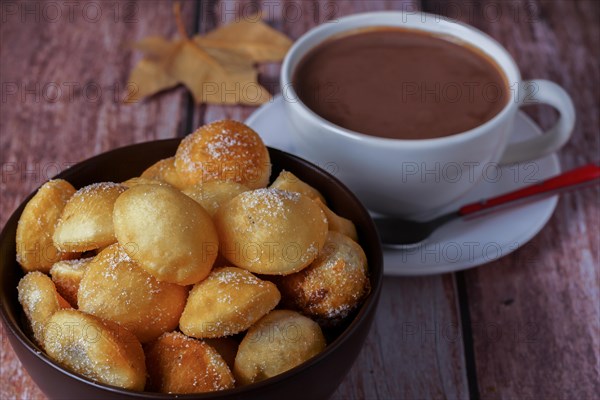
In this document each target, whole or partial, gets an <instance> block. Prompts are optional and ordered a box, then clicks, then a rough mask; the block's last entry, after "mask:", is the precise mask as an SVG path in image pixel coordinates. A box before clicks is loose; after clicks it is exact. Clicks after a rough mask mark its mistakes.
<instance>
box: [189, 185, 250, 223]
mask: <svg viewBox="0 0 600 400" xmlns="http://www.w3.org/2000/svg"><path fill="white" fill-rule="evenodd" d="M248 190H250V189H248V188H247V187H246V186H244V185H242V184H239V183H236V182H226V181H212V182H199V183H197V184H195V185H194V186H191V187H189V188H187V189H184V190H183V193H184V194H186V195H188V196H189V197H191V198H192V199H194V200H196V201H197V202H198V203H199V204H200V205H201V206H202V207H204V209H205V210H206V211H207V212H208V213H209V214H210V216H211V217H212V216H214V215H215V214H216V212H217V211H218V210H219V208H220V207H221V206H222V205H223V204H225V203H227V202H228V201H229V200H231V199H233V198H234V197H236V196H237V195H238V194H240V193H243V192H247V191H248Z"/></svg>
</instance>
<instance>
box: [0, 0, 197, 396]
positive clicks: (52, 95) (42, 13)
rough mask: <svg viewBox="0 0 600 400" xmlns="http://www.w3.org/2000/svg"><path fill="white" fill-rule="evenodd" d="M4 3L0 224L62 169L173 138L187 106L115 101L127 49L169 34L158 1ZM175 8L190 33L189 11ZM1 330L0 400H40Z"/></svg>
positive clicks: (127, 65) (128, 64) (179, 93)
mask: <svg viewBox="0 0 600 400" xmlns="http://www.w3.org/2000/svg"><path fill="white" fill-rule="evenodd" d="M73 3H74V2H73ZM7 4H8V3H6V4H5V3H3V4H2V25H1V28H0V34H1V43H0V47H1V48H2V63H1V71H0V72H1V73H0V75H1V85H2V99H1V101H2V103H1V106H0V132H1V135H0V154H1V160H2V177H1V182H0V203H1V204H2V206H1V208H0V224H1V225H2V226H4V224H5V223H6V221H7V219H8V218H9V216H10V214H11V213H12V211H13V210H14V209H15V208H16V207H17V206H18V204H19V203H20V202H21V201H22V200H23V198H25V197H26V196H27V195H28V194H29V193H30V192H31V191H33V190H34V189H35V188H36V187H38V186H39V185H41V184H42V183H43V182H44V181H46V180H47V179H48V178H51V177H52V176H54V175H56V174H57V173H58V172H60V171H61V170H63V169H65V168H67V167H68V166H69V165H72V164H74V163H76V162H78V161H81V160H83V159H86V158H88V157H91V156H94V155H96V154H98V153H101V152H103V151H106V150H108V149H111V148H115V147H119V146H123V145H127V144H131V143H135V142H143V141H148V140H154V139H159V138H169V137H175V136H177V134H178V131H179V130H180V129H181V128H182V126H183V121H184V117H185V115H186V107H185V105H186V104H187V103H186V102H187V94H186V93H185V91H184V90H182V89H176V90H174V91H171V92H169V93H165V94H162V95H160V96H158V97H156V98H155V99H151V100H149V101H146V102H144V103H142V104H135V105H124V104H122V103H121V99H122V98H123V96H124V94H125V92H124V84H125V82H126V80H127V76H128V74H129V71H130V70H131V68H132V67H133V66H134V65H135V63H136V62H137V61H138V60H139V57H140V55H139V54H134V52H133V51H132V50H131V44H132V43H133V42H134V41H137V40H139V39H141V38H143V37H146V36H148V35H156V34H159V35H166V36H171V35H173V34H175V32H176V28H175V25H174V23H173V20H172V11H171V5H170V4H169V3H168V2H162V1H139V2H135V1H127V2H121V3H115V2H97V1H95V2H83V1H80V2H77V4H78V5H77V8H72V9H71V10H72V12H70V11H69V8H67V7H66V6H65V4H66V3H63V2H46V3H44V2H32V1H26V2H10V7H13V6H14V9H13V8H9V6H7ZM72 6H74V5H72ZM45 7H46V8H45ZM53 7H55V8H53ZM56 7H58V8H56ZM56 10H59V13H56ZM84 10H85V11H84ZM98 10H99V14H98V13H96V12H97V11H98ZM184 11H186V12H185V14H184V15H185V16H186V17H185V18H186V21H187V23H188V24H189V25H190V27H191V26H192V25H193V22H194V21H193V18H192V17H193V15H194V12H193V4H191V3H186V4H185V5H184ZM13 12H14V13H13ZM71 89H72V90H71ZM123 162H127V160H123ZM1 329H2V330H1V331H0V334H1V339H2V340H1V341H0V343H1V355H0V399H13V398H23V399H38V398H43V397H44V396H43V394H42V393H41V392H40V391H39V389H38V388H37V386H36V385H35V384H34V383H33V382H32V381H31V379H30V378H29V376H28V375H27V373H26V372H25V370H24V369H23V368H22V366H21V364H20V362H19V361H18V359H17V358H16V356H15V354H14V352H13V350H12V348H11V347H10V345H9V343H8V340H6V337H5V335H6V332H5V330H4V327H2V328H1Z"/></svg>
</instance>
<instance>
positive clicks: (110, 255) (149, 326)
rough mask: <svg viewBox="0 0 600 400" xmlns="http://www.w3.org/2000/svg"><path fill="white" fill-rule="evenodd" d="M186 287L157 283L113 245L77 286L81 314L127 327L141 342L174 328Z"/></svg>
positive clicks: (95, 261)
mask: <svg viewBox="0 0 600 400" xmlns="http://www.w3.org/2000/svg"><path fill="white" fill-rule="evenodd" d="M186 298H187V288H185V287H183V286H179V285H176V284H172V283H167V282H159V281H157V280H156V278H154V277H153V276H151V275H150V274H148V273H147V272H146V271H144V270H143V269H142V268H141V267H140V266H139V265H138V264H137V263H136V262H134V261H133V260H131V258H129V256H128V255H127V253H125V251H124V250H123V249H122V248H121V246H119V245H118V244H114V245H112V246H109V247H107V248H106V249H105V250H104V251H102V252H101V253H100V254H98V255H97V256H96V257H95V258H94V260H93V261H92V262H91V263H90V264H89V266H88V267H87V270H86V271H85V274H84V275H83V279H82V280H81V283H80V285H79V292H78V295H77V299H78V300H77V304H78V305H79V309H80V310H81V311H85V312H87V313H89V314H93V315H95V316H97V317H100V318H103V319H105V320H110V321H113V322H116V323H118V324H120V325H122V326H124V327H126V328H127V329H128V330H129V331H131V333H133V334H134V335H135V336H136V337H137V338H138V339H139V341H140V342H142V343H146V342H149V341H151V340H154V339H156V338H157V337H159V336H160V335H161V334H163V333H164V332H168V331H172V330H173V329H175V328H177V324H178V323H179V317H180V316H181V313H182V312H183V307H184V306H185V301H186Z"/></svg>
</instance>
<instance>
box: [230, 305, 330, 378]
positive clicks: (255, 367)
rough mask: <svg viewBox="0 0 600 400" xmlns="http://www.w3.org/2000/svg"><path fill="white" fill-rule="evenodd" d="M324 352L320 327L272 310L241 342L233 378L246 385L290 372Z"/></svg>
mask: <svg viewBox="0 0 600 400" xmlns="http://www.w3.org/2000/svg"><path fill="white" fill-rule="evenodd" d="M324 349H325V338H324V337H323V333H322V332H321V328H320V327H319V325H318V324H317V323H316V322H314V321H313V320H311V319H310V318H307V317H305V316H303V315H300V314H298V313H297V312H294V311H289V310H275V311H271V312H270V313H269V314H267V315H266V316H265V317H263V318H262V319H261V320H260V321H258V322H257V323H256V324H255V325H254V326H252V328H250V329H249V330H248V333H247V334H246V336H245V337H244V339H243V340H242V342H241V343H240V347H239V349H238V353H237V356H236V357H235V366H234V370H233V373H234V376H235V377H236V379H237V380H238V382H239V383H241V384H243V385H247V384H250V383H254V382H259V381H262V380H265V379H267V378H271V377H273V376H275V375H279V374H281V373H283V372H285V371H288V370H290V369H292V368H294V367H296V366H298V365H300V364H302V363H303V362H305V361H306V360H308V359H310V358H312V357H314V356H316V355H317V354H319V353H320V352H321V351H323V350H324Z"/></svg>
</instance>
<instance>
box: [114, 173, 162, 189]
mask: <svg viewBox="0 0 600 400" xmlns="http://www.w3.org/2000/svg"><path fill="white" fill-rule="evenodd" d="M121 185H123V186H126V187H128V188H130V187H133V186H137V185H158V186H173V185H170V184H168V183H167V182H163V181H159V180H156V179H150V178H142V177H141V176H138V177H135V178H129V179H127V180H126V181H124V182H121Z"/></svg>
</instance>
